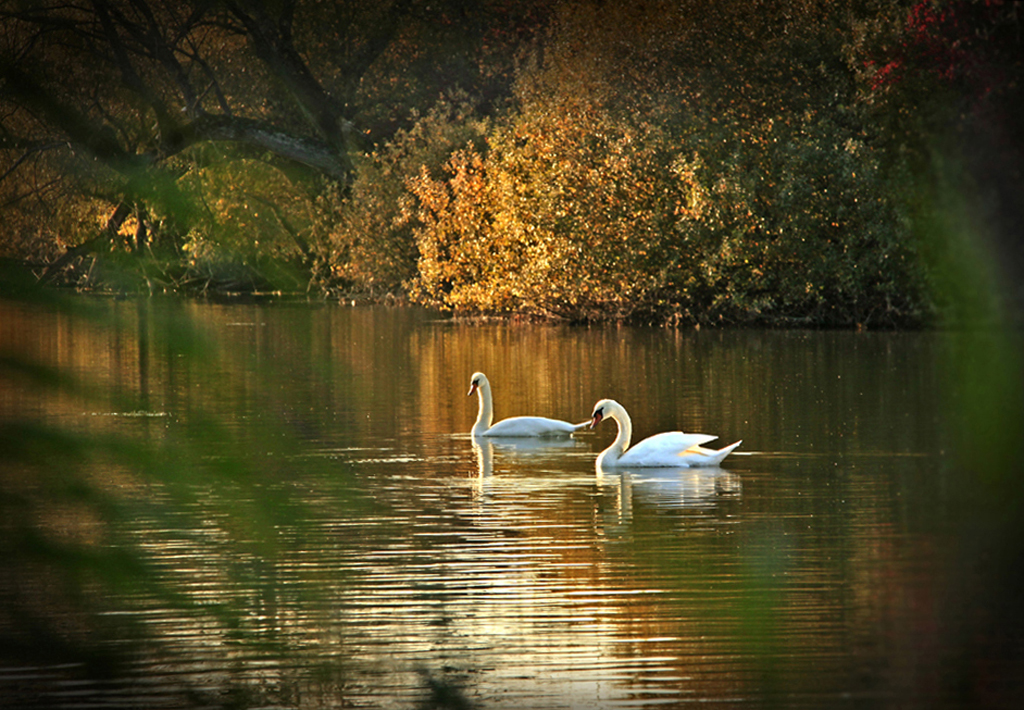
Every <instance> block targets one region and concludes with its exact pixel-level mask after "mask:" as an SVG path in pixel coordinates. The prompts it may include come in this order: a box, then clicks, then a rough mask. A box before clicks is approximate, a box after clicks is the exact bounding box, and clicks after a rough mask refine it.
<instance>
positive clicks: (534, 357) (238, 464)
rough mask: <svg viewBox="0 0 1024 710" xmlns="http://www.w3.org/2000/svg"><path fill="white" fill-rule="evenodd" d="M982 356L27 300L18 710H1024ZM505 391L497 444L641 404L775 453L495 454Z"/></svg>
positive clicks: (0, 510) (14, 523) (641, 417)
mask: <svg viewBox="0 0 1024 710" xmlns="http://www.w3.org/2000/svg"><path fill="white" fill-rule="evenodd" d="M971 342H974V341H971ZM958 343H960V341H959V340H958V339H957V337H956V336H951V335H948V334H936V333H871V332H868V333H853V332H765V331H731V330H730V331H708V330H702V331H695V330H672V329H643V328H627V327H612V326H609V327H568V326H565V327H563V326H551V325H537V324H516V323H468V322H459V321H457V320H452V319H447V318H443V317H440V316H438V315H436V314H432V313H429V312H425V311H420V310H416V309H396V308H384V307H343V306H309V305H289V304H244V305H211V304H181V303H161V302H158V301H141V302H132V301H123V302H114V301H110V302H98V303H95V302H92V303H90V306H89V308H88V309H86V312H85V313H84V314H83V313H80V312H74V311H68V310H58V309H51V308H43V307H38V306H27V305H19V304H12V303H0V350H2V351H3V352H4V353H6V355H7V358H6V359H5V360H4V361H3V365H4V367H3V370H0V373H2V374H3V378H2V379H0V417H2V422H3V425H4V429H3V435H2V438H0V445H2V446H3V447H4V459H5V460H6V461H7V464H6V465H5V472H4V473H3V474H2V478H0V482H2V486H3V491H2V492H3V495H4V501H5V502H4V503H3V504H0V514H2V515H3V522H2V523H0V526H2V528H0V529H3V530H6V533H5V536H4V540H5V541H4V542H3V547H2V548H0V553H2V558H3V561H2V562H0V575H2V576H0V595H2V596H0V600H2V602H3V611H2V616H0V632H2V634H3V636H2V638H0V642H2V644H3V650H2V651H0V705H3V707H66V708H123V707H131V708H136V707H167V708H178V707H189V708H191V707H203V708H205V707H209V708H221V707H223V708H340V707H345V708H428V707H444V708H466V707H475V708H537V709H547V708H649V707H656V708H682V707H693V706H696V705H702V706H703V705H705V704H711V706H713V707H742V708H750V707H754V708H761V707H814V708H817V707H856V708H861V707H900V708H906V707H921V708H925V707H929V708H930V707H942V706H972V707H988V706H991V707H995V706H999V705H1001V704H1003V703H1007V705H1010V704H1012V702H1013V700H1014V699H1015V698H1019V695H1018V691H1020V690H1021V689H1022V688H1024V684H1022V683H1021V682H1019V681H1018V680H1017V678H1019V677H1020V676H1021V675H1022V671H1024V663H1022V662H1021V659H1022V658H1024V654H1022V653H1021V651H1022V648H1024V645H1022V643H1021V638H1022V636H1021V635H1020V634H1019V633H1018V630H1019V629H1020V628H1022V625H1020V624H1019V621H1020V618H1019V616H1020V612H1019V611H1014V610H1015V609H1016V608H1017V606H1019V598H1020V597H1019V595H1018V594H1017V590H1018V588H1017V587H1016V586H1013V585H1015V584H1016V582H1018V581H1019V579H1018V576H1017V575H1015V574H1013V573H1012V572H1008V570H1009V569H1011V568H1013V567H1014V565H1013V564H1012V563H1013V561H1015V560H1017V561H1019V560H1020V559H1021V558H1020V556H1019V553H1020V551H1021V549H1022V548H1021V543H1020V541H1019V539H1018V540H1017V541H1015V542H1013V543H1012V544H1010V545H1008V546H1006V547H1005V549H1004V548H1002V547H999V546H995V547H993V546H992V541H993V539H994V538H995V537H996V536H997V535H999V534H1001V531H1005V530H1006V528H1005V527H1000V525H1002V523H1003V520H1002V518H1000V517H999V515H1000V513H998V512H997V513H994V514H993V519H995V518H998V520H997V521H996V522H993V519H989V518H988V517H986V516H987V511H992V510H995V511H1001V510H1003V508H1001V507H1000V506H999V505H998V504H995V505H989V504H988V501H987V499H986V498H985V497H984V495H981V494H978V490H980V489H983V488H984V487H985V486H984V484H983V482H982V481H981V480H980V479H979V480H977V481H974V480H973V479H971V478H969V477H970V476H973V475H974V473H973V471H972V470H971V468H970V465H969V464H967V463H964V462H965V457H964V456H963V455H962V452H961V451H960V450H959V448H958V447H960V446H961V444H960V443H959V442H960V441H961V439H962V438H963V437H962V434H964V432H963V431H962V427H963V418H962V417H961V416H960V414H961V413H962V412H964V411H966V412H970V411H972V407H974V408H981V409H984V408H985V406H986V405H985V403H984V402H982V403H981V404H980V405H979V404H978V403H977V398H976V397H972V393H973V392H975V389H974V387H973V386H964V383H963V377H962V375H963V372H972V373H980V374H978V377H979V378H981V379H982V380H984V377H983V376H984V374H985V372H986V370H987V369H988V368H987V366H986V365H985V362H987V361H985V360H984V358H983V359H982V360H981V361H979V363H980V364H978V366H977V367H975V366H973V365H970V364H967V365H962V364H960V363H964V362H966V361H967V360H965V358H970V357H975V354H974V353H975V349H973V348H972V347H971V346H967V345H963V344H962V343H960V345H958ZM961 346H962V347H963V348H965V349H966V350H965V352H966V354H965V355H963V357H962V358H960V357H958V356H956V352H958V351H957V348H958V347H961ZM982 352H985V353H987V352H989V351H988V350H983V351H982ZM950 353H953V355H951V354H950ZM41 366H42V367H41ZM49 368H52V369H49ZM958 368H960V369H958ZM476 370H481V371H483V372H485V373H486V374H487V375H488V376H489V378H490V381H491V384H492V387H493V389H494V395H495V410H496V412H495V413H496V417H497V418H503V417H506V416H511V415H516V414H537V415H544V416H551V417H556V418H560V419H565V420H569V421H573V422H579V421H583V420H586V419H588V418H589V416H590V413H591V410H592V408H593V404H594V402H595V401H596V400H598V399H600V398H603V397H611V398H614V399H616V400H618V401H619V402H621V403H622V404H623V405H624V406H625V407H626V408H627V409H628V410H629V412H630V415H631V416H632V420H633V425H634V441H638V440H639V439H640V438H643V437H645V436H648V435H650V434H653V433H656V432H659V431H665V430H673V429H682V430H684V431H692V432H704V433H709V434H715V435H718V436H719V437H720V439H719V441H718V442H715V443H714V444H713V445H715V446H718V445H725V444H727V443H731V442H732V441H735V440H737V439H742V440H743V444H742V445H741V447H740V448H739V449H738V450H737V451H736V452H735V453H734V454H733V455H732V456H730V457H729V458H728V459H726V461H725V463H724V465H723V467H722V468H714V469H679V470H661V469H653V470H647V471H627V472H607V471H605V472H598V471H596V470H595V466H594V462H595V458H596V456H597V454H598V453H599V452H600V451H601V450H602V449H603V448H604V447H605V446H607V445H608V444H609V443H610V442H611V441H612V439H613V438H614V435H615V425H614V422H610V421H608V422H605V423H603V424H602V425H601V426H600V427H598V428H597V430H596V431H594V432H586V433H581V434H579V435H577V436H576V437H574V438H573V439H570V440H567V441H561V442H539V441H532V442H531V441H526V442H518V443H517V442H508V441H504V442H495V443H484V444H482V445H479V444H478V442H474V441H473V440H472V439H471V437H470V436H469V433H468V432H469V429H470V427H471V426H472V424H473V421H474V419H475V417H476V411H477V401H476V397H468V396H467V391H468V389H469V380H470V375H471V374H472V373H473V372H474V371H476ZM958 383H959V384H958ZM967 384H968V385H970V383H967ZM1012 386H1013V383H1012V382H1009V383H1008V382H1005V381H1003V382H1002V384H996V385H994V387H995V388H996V390H998V389H999V388H1000V387H1012ZM1009 406H1010V407H1011V409H1012V402H1011V403H1010V405H1009ZM993 426H995V425H993ZM984 431H987V429H985V430H984ZM984 431H983V434H984ZM990 438H993V440H996V441H997V444H996V446H997V445H998V441H999V440H1001V439H1000V438H999V434H998V433H996V434H992V435H991V436H990ZM983 443H984V442H980V443H979V444H978V445H979V446H981V445H982V444H983ZM983 453H984V452H983ZM975 458H976V459H977V460H978V461H981V468H982V469H983V473H982V474H979V475H982V476H984V475H987V474H986V473H984V472H991V471H992V470H996V474H998V473H1000V472H1002V473H1007V472H1010V471H1008V469H1009V468H1010V467H1011V466H1012V464H1005V463H1003V464H1000V463H998V460H990V459H989V458H986V456H985V455H982V453H979V455H978V456H977V457H975ZM966 460H968V461H969V460H971V459H970V458H968V459H966ZM1000 466H1001V467H1002V468H1000ZM1011 473H1012V472H1011ZM996 474H993V476H994V478H992V479H991V480H992V481H994V482H995V483H991V484H990V487H994V486H996V485H998V481H999V480H1001V479H1000V478H999V476H998V475H996ZM986 480H987V479H986ZM1015 490H1016V489H1015ZM1007 495H1010V496H1011V498H1012V494H1007ZM979 497H980V499H981V500H980V502H979ZM995 497H996V498H997V499H998V498H1000V496H999V495H996V496H995ZM1004 508H1006V509H1007V510H1009V511H1010V512H1007V513H1006V519H1007V520H1010V519H1015V518H1014V516H1015V515H1016V512H1015V511H1018V510H1019V509H1018V508H1017V506H1016V501H1015V500H1013V501H1011V504H1008V505H1006V506H1004ZM1004 512H1005V511H1004ZM1014 530H1016V528H1014ZM1000 585H1002V586H1000ZM993 589H997V590H998V589H1004V590H1005V591H1006V593H1005V594H998V593H997V594H994V593H993V592H992V590H993Z"/></svg>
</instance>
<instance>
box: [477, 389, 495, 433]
mask: <svg viewBox="0 0 1024 710" xmlns="http://www.w3.org/2000/svg"><path fill="white" fill-rule="evenodd" d="M476 396H477V399H478V400H480V409H479V410H478V411H477V414H476V424H474V425H473V434H474V435H476V436H480V435H481V434H483V433H484V432H485V431H487V430H488V429H490V428H491V421H492V420H493V419H494V403H493V402H492V401H491V388H490V387H489V386H487V385H483V386H480V387H477V388H476Z"/></svg>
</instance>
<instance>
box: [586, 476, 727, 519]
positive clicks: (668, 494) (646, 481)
mask: <svg viewBox="0 0 1024 710" xmlns="http://www.w3.org/2000/svg"><path fill="white" fill-rule="evenodd" d="M595 469H596V474H597V484H598V486H600V487H604V486H606V485H607V486H609V487H611V486H616V488H617V490H616V508H617V512H618V516H619V522H625V521H628V520H630V519H632V517H633V500H634V498H640V499H644V500H646V501H648V502H649V503H653V504H655V505H657V506H665V507H671V508H710V507H713V506H715V505H717V504H718V503H719V501H721V500H722V499H723V498H736V497H738V496H739V495H740V494H741V493H742V490H743V484H742V482H741V481H740V477H739V476H738V475H737V474H735V473H732V472H731V471H726V470H725V469H723V468H720V467H717V466H713V467H704V468H688V467H677V468H650V467H645V468H622V467H614V468H613V467H605V466H602V465H600V464H597V465H596V466H595Z"/></svg>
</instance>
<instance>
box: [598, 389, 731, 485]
mask: <svg viewBox="0 0 1024 710" xmlns="http://www.w3.org/2000/svg"><path fill="white" fill-rule="evenodd" d="M608 417H610V418H612V419H614V420H615V422H616V423H617V424H618V425H619V434H618V436H616V437H615V441H614V442H612V445H611V446H609V447H608V448H607V449H605V450H604V451H602V452H601V454H600V455H599V456H598V457H597V468H598V470H600V469H602V468H618V467H626V468H666V467H672V468H679V467H682V466H691V467H692V466H718V465H719V464H721V463H722V459H724V458H725V457H726V456H728V455H729V454H730V453H732V450H733V449H735V448H736V447H737V446H739V445H740V444H741V443H743V442H742V440H740V441H737V442H736V443H735V444H730V445H729V446H726V447H725V448H724V449H718V450H715V449H705V448H704V447H703V446H701V444H706V443H707V442H709V441H714V440H715V439H717V438H718V437H717V436H712V435H710V434H684V433H683V432H681V431H667V432H664V433H662V434H655V435H654V436H650V437H648V438H646V439H644V440H643V441H641V442H640V443H639V444H637V445H636V446H634V447H632V448H630V446H629V440H630V438H631V437H632V436H633V422H632V421H631V420H630V418H629V414H627V413H626V409H625V407H623V406H622V405H621V404H619V403H618V402H616V401H615V400H614V399H602V400H601V401H599V402H598V403H597V404H595V405H594V413H593V415H591V419H590V428H591V429H593V428H594V427H596V426H597V425H598V424H600V423H601V420H602V419H605V418H608Z"/></svg>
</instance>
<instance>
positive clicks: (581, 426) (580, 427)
mask: <svg viewBox="0 0 1024 710" xmlns="http://www.w3.org/2000/svg"><path fill="white" fill-rule="evenodd" d="M589 426H590V420H589V419H588V420H587V421H585V422H580V423H579V424H573V425H572V430H573V431H586V429H587V427H589Z"/></svg>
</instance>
